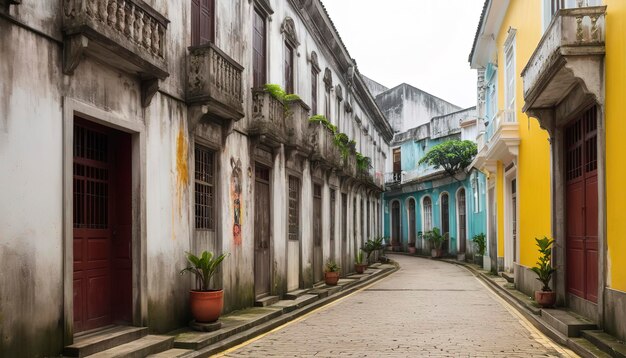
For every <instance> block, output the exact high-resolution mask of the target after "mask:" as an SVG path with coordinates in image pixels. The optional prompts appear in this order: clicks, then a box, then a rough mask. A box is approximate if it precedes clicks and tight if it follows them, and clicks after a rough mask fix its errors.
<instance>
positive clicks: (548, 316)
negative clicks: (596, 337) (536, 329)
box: [541, 309, 598, 337]
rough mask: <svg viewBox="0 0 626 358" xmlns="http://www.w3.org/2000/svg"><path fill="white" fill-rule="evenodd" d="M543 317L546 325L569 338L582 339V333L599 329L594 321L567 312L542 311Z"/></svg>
mask: <svg viewBox="0 0 626 358" xmlns="http://www.w3.org/2000/svg"><path fill="white" fill-rule="evenodd" d="M541 317H542V318H543V319H544V320H545V321H546V323H548V324H549V325H550V326H552V327H554V328H555V329H556V330H557V331H559V332H561V333H562V334H564V335H566V336H567V337H580V332H581V331H583V330H593V329H597V328H598V326H597V325H596V324H595V323H593V322H592V321H590V320H588V319H586V318H584V317H582V316H580V315H578V314H576V313H574V312H571V311H566V310H560V309H542V310H541Z"/></svg>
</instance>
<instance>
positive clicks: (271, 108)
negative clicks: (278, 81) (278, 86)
mask: <svg viewBox="0 0 626 358" xmlns="http://www.w3.org/2000/svg"><path fill="white" fill-rule="evenodd" d="M286 112H287V111H286V110H285V106H284V105H283V103H282V102H281V101H279V100H277V99H276V98H274V97H272V96H271V95H270V94H269V92H267V91H265V90H264V89H252V116H251V117H250V122H249V124H248V134H249V135H250V136H251V137H254V138H257V139H258V140H259V141H260V142H261V143H263V144H265V145H268V146H270V147H273V148H276V147H279V146H280V145H281V144H285V143H287V126H286Z"/></svg>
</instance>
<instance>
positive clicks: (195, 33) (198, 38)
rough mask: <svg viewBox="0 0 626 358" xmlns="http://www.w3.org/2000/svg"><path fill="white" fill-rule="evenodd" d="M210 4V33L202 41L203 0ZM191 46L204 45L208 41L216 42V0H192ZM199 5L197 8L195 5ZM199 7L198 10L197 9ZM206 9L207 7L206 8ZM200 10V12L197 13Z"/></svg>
mask: <svg viewBox="0 0 626 358" xmlns="http://www.w3.org/2000/svg"><path fill="white" fill-rule="evenodd" d="M205 1H206V2H207V3H208V4H209V9H208V10H209V11H208V12H209V16H208V18H209V19H210V24H209V34H208V39H206V40H205V41H202V24H203V23H202V21H201V20H202V12H203V11H204V10H203V2H205ZM190 3H191V46H203V45H206V44H208V43H215V32H216V31H215V30H216V29H215V18H216V16H215V0H191V2H190ZM194 5H197V8H196V7H195V6H194ZM196 9H197V10H196ZM204 9H206V8H204ZM195 11H198V13H195Z"/></svg>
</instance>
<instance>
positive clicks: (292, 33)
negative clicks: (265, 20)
mask: <svg viewBox="0 0 626 358" xmlns="http://www.w3.org/2000/svg"><path fill="white" fill-rule="evenodd" d="M280 33H282V34H283V35H284V36H285V41H287V42H289V44H290V45H291V46H293V47H294V48H296V47H298V46H300V41H299V40H298V34H297V33H296V24H295V23H294V21H293V19H292V18H291V17H289V16H287V17H285V19H284V20H283V24H282V25H280Z"/></svg>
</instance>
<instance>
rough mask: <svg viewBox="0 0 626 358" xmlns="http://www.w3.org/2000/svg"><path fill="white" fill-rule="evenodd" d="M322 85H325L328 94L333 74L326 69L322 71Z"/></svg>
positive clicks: (331, 86)
mask: <svg viewBox="0 0 626 358" xmlns="http://www.w3.org/2000/svg"><path fill="white" fill-rule="evenodd" d="M324 84H325V85H326V92H330V89H331V88H333V74H332V72H330V68H328V67H326V68H325V69H324Z"/></svg>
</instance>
